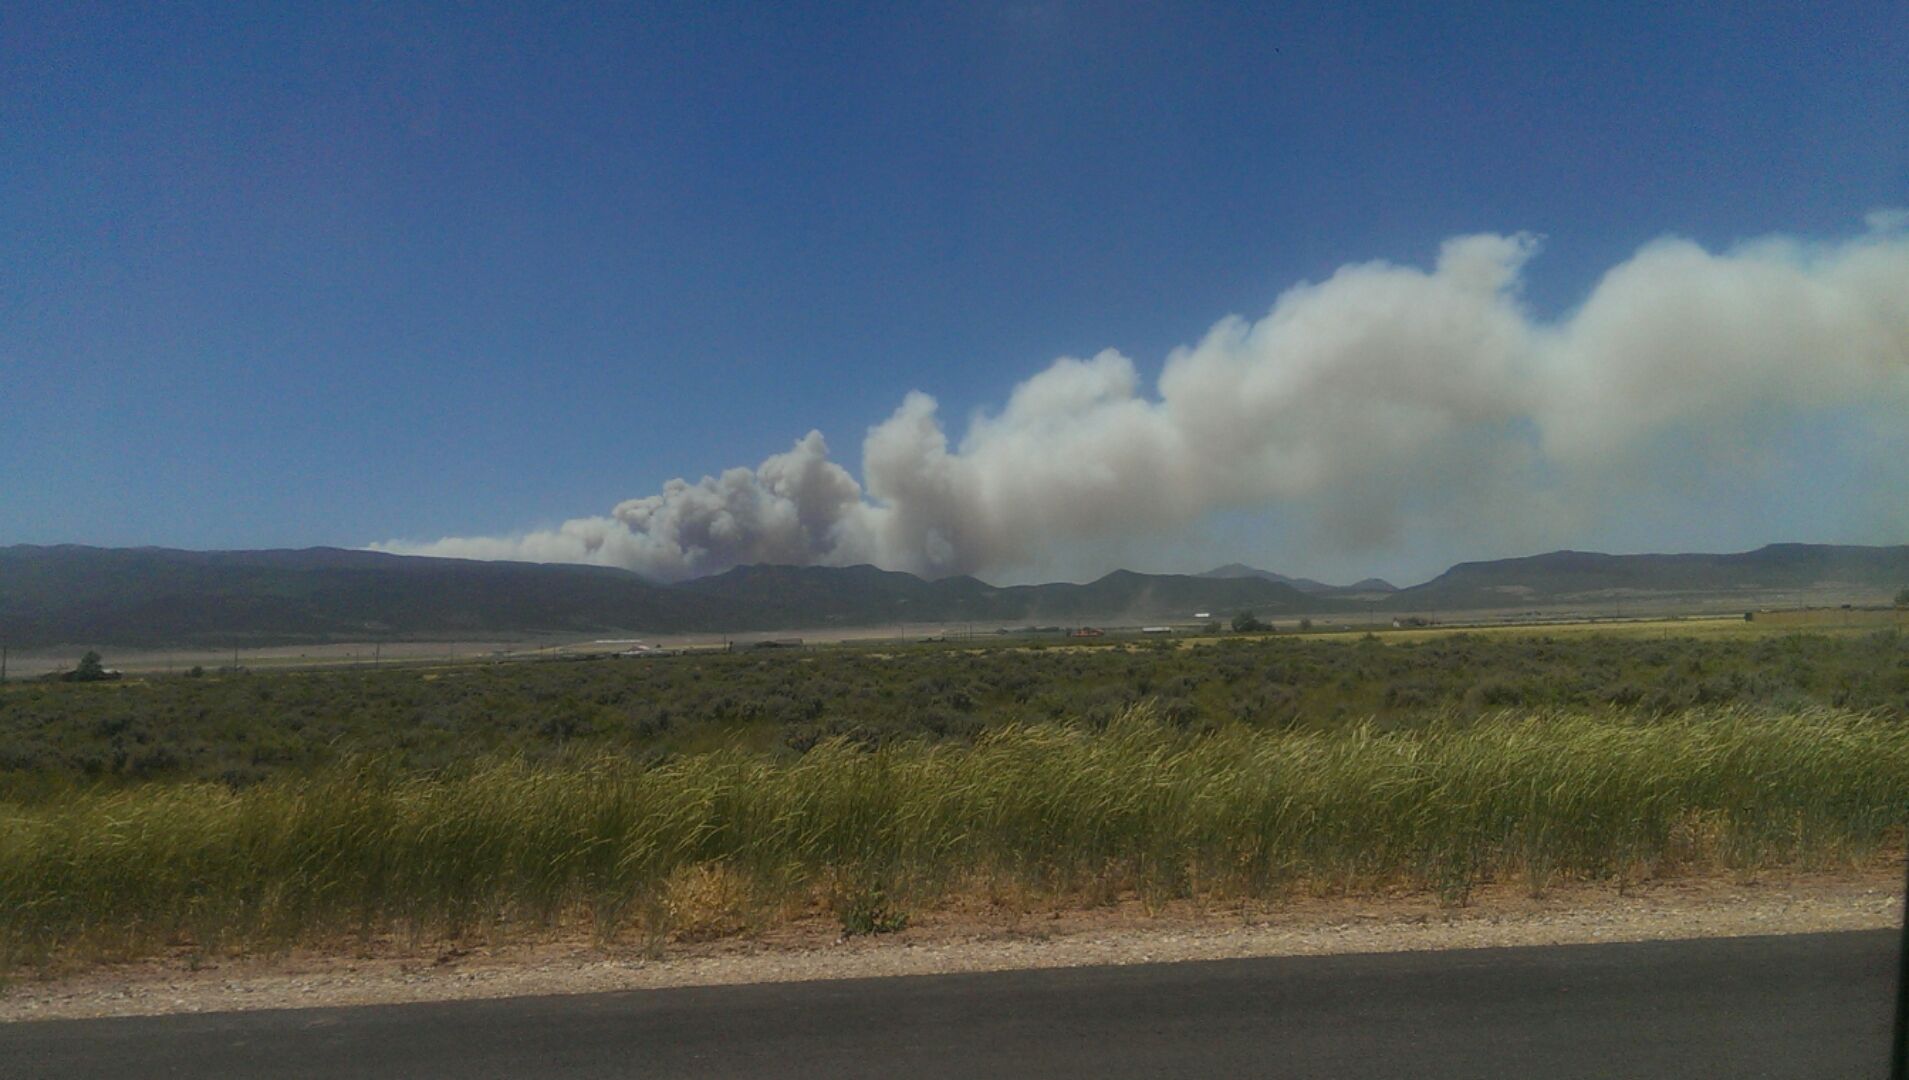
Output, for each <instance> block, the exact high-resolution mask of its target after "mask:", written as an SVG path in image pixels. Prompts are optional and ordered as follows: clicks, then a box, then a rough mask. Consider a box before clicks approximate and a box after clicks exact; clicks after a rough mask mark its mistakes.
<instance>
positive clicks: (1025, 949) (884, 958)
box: [0, 870, 1902, 1021]
mask: <svg viewBox="0 0 1909 1080" xmlns="http://www.w3.org/2000/svg"><path fill="white" fill-rule="evenodd" d="M1901 885H1902V878H1901V876H1900V872H1899V871H1896V870H1887V871H1882V870H1877V871H1868V872H1863V873H1855V874H1843V875H1831V876H1796V877H1784V878H1774V877H1769V876H1766V877H1764V878H1762V879H1760V880H1758V881H1756V882H1751V883H1742V882H1734V881H1685V882H1673V883H1660V884H1655V885H1651V886H1648V887H1644V888H1633V889H1631V890H1629V891H1628V892H1626V893H1625V894H1623V895H1619V894H1618V893H1617V892H1616V890H1614V889H1612V888H1610V887H1608V886H1604V887H1588V886H1586V887H1570V888H1559V889H1554V890H1552V891H1550V892H1549V893H1547V895H1546V896H1545V897H1544V898H1542V899H1536V900H1534V899H1531V898H1529V897H1526V896H1523V895H1522V894H1521V893H1520V892H1519V891H1517V890H1515V889H1501V890H1487V891H1484V892H1481V893H1479V894H1477V895H1475V896H1474V897H1473V898H1472V901H1471V903H1469V904H1468V905H1467V906H1465V907H1462V908H1446V907H1441V906H1440V905H1439V904H1438V903H1437V901H1436V900H1435V898H1431V897H1426V896H1401V897H1365V898H1347V899H1330V900H1318V899H1300V900H1295V901H1291V902H1287V903H1282V904H1279V905H1277V906H1270V907H1266V908H1254V909H1245V910H1240V909H1234V910H1214V909H1205V910H1197V909H1195V908H1193V907H1191V906H1189V905H1176V906H1172V907H1169V908H1168V909H1166V910H1164V911H1153V912H1149V911H1146V910H1144V909H1143V908H1142V907H1141V906H1140V905H1139V904H1137V903H1123V904H1116V905H1113V906H1110V907H1107V908H1099V909H1093V910H1086V911H1078V910H1076V911H1050V912H1039V913H1015V912H1002V911H998V910H986V911H978V912H960V911H955V912H941V913H933V914H929V915H924V916H922V917H920V918H919V919H918V920H917V923H916V925H914V926H911V927H910V928H909V929H907V930H905V931H903V932H902V933H899V934H893V935H885V936H882V937H876V938H851V939H846V940H843V939H841V938H839V937H838V936H837V931H836V929H835V927H834V925H833V924H832V923H829V922H828V921H827V920H824V919H819V918H818V919H812V920H808V921H805V922H802V923H798V924H795V925H792V926H785V927H781V928H778V929H776V930H773V931H767V932H763V933H760V934H756V935H752V936H747V937H741V938H731V939H726V940H722V941H717V942H707V943H694V944H680V943H672V944H670V945H669V946H668V947H667V948H666V949H665V950H664V955H663V956H662V957H661V958H651V957H646V956H645V955H644V954H643V951H642V950H641V949H640V948H638V947H636V946H633V945H621V944H612V945H599V944H594V943H592V942H590V941H589V940H588V939H587V938H582V937H579V938H572V939H564V938H562V937H559V938H557V939H554V940H547V941H542V942H537V943H532V944H508V945H496V946H483V947H472V948H459V947H449V946H442V945H440V946H438V947H435V948H428V949H410V950H399V949H394V948H389V947H386V948H385V949H383V950H373V951H372V954H370V955H351V954H349V953H334V954H322V953H299V954H292V955H288V956H281V957H274V958H254V959H237V960H220V961H217V962H213V963H207V962H205V961H204V960H203V959H200V960H198V961H193V960H191V959H190V958H187V957H175V958H167V959H162V960H158V961H153V962H147V963H141V964H133V965H115V966H109V967H102V968H96V969H94V970H91V971H88V972H85V973H82V974H77V975H67V976H62V977H58V978H53V979H40V978H35V977H33V976H31V975H25V976H22V975H17V974H16V976H14V978H13V980H12V981H11V982H10V983H8V984H6V985H5V986H4V988H0V1021H21V1020H36V1019H55V1018H79V1017H98V1016H131V1015H149V1014H159V1013H176V1012H224V1011H232V1010H243V1009H278V1008H301V1007H312V1006H337V1005H360V1004H385V1003H394V1002H406V1001H442V1000H454V999H465V998H495V997H515V996H521V995H537V994H569V993H592V992H598V991H608V990H636V989H649V988H660V987H673V986H697V985H713V984H727V983H752V982H785V981H802V980H817V979H847V978H867V977H874V976H891V975H928V974H938V973H946V972H960V971H994V970H1004V969H1015V968H1047V967H1073V966H1083V965H1097V964H1142V963H1156V962H1169V961H1184V960H1214V959H1224V958H1231V957H1248V956H1282V955H1306V954H1324V953H1362V952H1396V951H1404V950H1417V949H1461V948H1482V947H1494V946H1514V945H1557V944H1574V943H1593V942H1610V941H1643V940H1652V939H1674V938H1698V937H1736V936H1746V935H1760V934H1788V933H1806V932H1817V931H1828V930H1859V929H1876V928H1883V927H1891V926H1895V925H1898V924H1899V921H1900V919H1901V917H1902V888H1901Z"/></svg>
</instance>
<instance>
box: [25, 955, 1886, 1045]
mask: <svg viewBox="0 0 1909 1080" xmlns="http://www.w3.org/2000/svg"><path fill="white" fill-rule="evenodd" d="M1895 945H1896V935H1895V933H1894V932H1893V931H1868V932H1858V933H1842V934H1819V935H1803V936H1794V937H1767V938H1737V939H1725V940H1713V941H1691V942H1653V943H1645V944H1619V945H1587V946H1566V947H1556V948H1521V949H1479V950H1464V951H1456V952H1442V953H1398V954H1390V955H1378V956H1331V957H1288V958H1279V959H1263V960H1222V961H1211V962H1203V963H1188V964H1159V965H1145V966H1134V967H1118V968H1074V969H1066V970H1053V971H1018V972H998V973H990V974H975V975H946V976H931V977H914V978H891V979H861V980H853V981H845V982H826V983H785V984H780V985H761V986H732V987H702V988H691V989H680V990H650V991H632V992H627V993H616V994H596V995H588V996H575V997H541V998H517V999H509V1000H501V1001H482V1002H459V1003H447V1004H427V1005H393V1006H378V1007H367V1008H350V1009H342V1008H338V1009H311V1010H298V1011H279V1012H254V1013H227V1014H221V1015H212V1016H173V1017H149V1018H133V1019H118V1020H78V1021H39V1022H33V1023H22V1024H11V1025H0V1076H5V1077H16V1076H19V1077H28V1076H31V1077H61V1078H71V1080H80V1078H85V1077H102V1076H114V1077H134V1076H138V1077H145V1076H152V1077H175V1076H176V1077H205V1078H208V1080H209V1078H215V1077H216V1078H219V1080H226V1078H242V1077H267V1078H278V1077H331V1076H353V1077H418V1078H435V1077H445V1078H450V1077H457V1078H477V1077H518V1076H522V1077H559V1078H566V1080H570V1078H584V1077H622V1076H644V1077H648V1076H707V1077H745V1076H750V1077H753V1076H788V1077H857V1076H866V1077H900V1078H903V1080H939V1078H942V1077H957V1076H999V1077H1017V1076H1080V1077H1095V1078H1126V1077H1189V1076H1228V1077H1232V1076H1260V1077H1282V1076H1295V1077H1388V1076H1397V1077H1412V1078H1414V1080H1441V1078H1448V1077H1489V1076H1505V1077H1593V1076H1595V1077H1706V1078H1708V1077H1744V1078H1748V1077H1839V1078H1841V1077H1860V1076H1883V1075H1885V1074H1886V1073H1887V1065H1888V1040H1889V1036H1890V1023H1891V1017H1892V1015H1893V1013H1892V1010H1893V998H1892V994H1893V992H1894V991H1893V987H1894V983H1893V980H1894V965H1895Z"/></svg>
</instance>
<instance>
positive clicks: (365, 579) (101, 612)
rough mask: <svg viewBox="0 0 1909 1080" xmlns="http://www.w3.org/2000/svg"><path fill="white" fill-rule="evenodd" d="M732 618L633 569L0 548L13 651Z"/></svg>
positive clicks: (688, 625)
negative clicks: (86, 645)
mask: <svg viewBox="0 0 1909 1080" xmlns="http://www.w3.org/2000/svg"><path fill="white" fill-rule="evenodd" d="M725 614H726V613H725V612H723V611H722V610H720V609H719V608H712V607H711V605H709V604H707V603H704V602H699V601H698V600H697V599H696V598H694V597H690V596H686V595H682V594H679V593H676V592H674V591H672V590H669V589H665V588H662V587H661V586H657V585H653V584H650V583H649V582H646V581H644V580H643V579H641V578H639V577H637V576H636V575H635V574H632V573H629V572H628V571H624V570H615V569H608V568H604V567H596V566H542V565H536V564H531V563H511V562H478V561H473V560H465V559H426V558H414V557H408V556H401V555H385V554H381V553H378V552H371V551H347V550H342V549H338V548H310V549H306V550H301V551H178V550H173V549H168V548H95V547H81V546H77V545H62V546H58V547H34V546H24V545H23V546H18V547H8V548H0V637H4V639H5V640H6V641H7V643H8V644H11V645H13V646H15V647H25V646H34V645H52V644H71V643H91V644H107V643H110V644H116V645H140V646H146V645H175V644H178V645H185V644H192V645H218V646H228V645H236V644H246V645H252V644H267V643H272V644H284V643H294V642H317V641H328V640H329V641H336V640H359V641H362V640H366V639H368V638H371V637H374V636H381V637H394V638H404V637H427V638H439V639H443V638H451V637H476V636H485V635H492V634H512V633H517V632H523V631H551V632H560V633H596V632H599V631H611V630H621V629H631V628H636V627H650V626H659V625H668V626H673V627H681V628H684V629H699V628H701V627H703V626H706V625H713V624H714V623H716V622H719V621H720V620H721V619H722V618H723V616H724V615H725Z"/></svg>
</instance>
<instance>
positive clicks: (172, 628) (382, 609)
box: [0, 544, 1909, 648]
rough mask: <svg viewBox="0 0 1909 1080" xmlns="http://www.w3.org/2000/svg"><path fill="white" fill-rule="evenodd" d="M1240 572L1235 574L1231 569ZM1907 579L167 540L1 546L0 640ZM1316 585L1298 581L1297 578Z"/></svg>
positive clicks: (1427, 599) (1541, 562)
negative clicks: (211, 544) (907, 563)
mask: <svg viewBox="0 0 1909 1080" xmlns="http://www.w3.org/2000/svg"><path fill="white" fill-rule="evenodd" d="M1240 571H1244V572H1243V573H1242V572H1240ZM1904 585H1909V547H1887V548H1883V547H1867V548H1866V547H1829V546H1823V545H1810V544H1774V545H1771V546H1769V547H1765V548H1760V549H1758V550H1756V551H1752V552H1744V553H1741V554H1735V555H1694V554H1693V555H1600V554H1594V553H1588V552H1577V551H1556V552H1552V553H1550V554H1547V555H1533V556H1530V557H1527V558H1518V559H1499V560H1495V561H1491V562H1469V563H1460V564H1459V565H1457V566H1454V567H1452V568H1451V569H1450V570H1448V571H1446V572H1445V573H1443V574H1441V575H1439V576H1438V577H1436V578H1434V579H1433V580H1431V581H1429V582H1426V583H1425V584H1423V585H1416V586H1413V587H1412V588H1409V589H1400V590H1393V589H1392V587H1391V586H1390V585H1389V584H1387V583H1386V582H1384V581H1380V580H1377V579H1368V580H1367V581H1362V582H1359V583H1357V584H1355V585H1350V586H1340V587H1334V586H1329V585H1322V584H1321V583H1319V582H1314V581H1309V580H1306V579H1291V578H1282V577H1281V576H1280V575H1277V574H1272V573H1270V572H1268V571H1257V570H1254V569H1253V568H1251V567H1243V566H1238V565H1235V566H1230V567H1220V568H1219V569H1217V570H1213V571H1209V572H1207V573H1205V574H1199V575H1186V574H1137V573H1133V572H1132V571H1127V570H1117V571H1115V572H1113V573H1111V574H1108V575H1106V576H1105V577H1102V578H1099V579H1097V580H1095V581H1091V582H1087V583H1085V584H1074V583H1067V582H1059V583H1051V584H1042V585H1010V586H995V585H990V584H988V583H986V582H984V581H979V580H977V579H975V578H972V577H953V578H944V579H942V580H939V581H925V580H923V579H922V578H919V577H916V576H914V575H913V574H903V573H896V572H894V571H888V570H880V569H877V568H875V567H872V566H848V567H820V566H740V567H737V568H735V569H733V570H729V571H726V572H724V573H721V574H715V575H712V576H710V577H705V578H700V579H697V580H695V581H688V582H683V583H681V584H677V585H668V586H665V585H658V584H655V583H653V582H649V581H645V580H644V579H642V578H640V577H638V576H637V575H635V574H632V573H629V572H628V571H625V570H617V569H610V568H605V567H595V566H573V565H563V564H553V565H540V564H534V563H512V562H479V561H473V560H464V559H436V558H423V557H418V556H405V555H387V554H383V553H379V552H369V551H347V550H342V549H338V548H310V549H306V550H301V551H177V550H172V549H167V548H95V547H80V546H75V545H64V546H57V547H35V546H30V545H22V546H17V547H9V548H0V642H4V643H5V644H7V645H9V646H11V647H14V648H33V647H41V646H49V645H120V646H159V645H196V646H202V647H203V646H216V647H230V646H233V645H264V644H290V643H299V642H323V641H363V640H367V639H370V638H374V637H376V638H387V639H406V638H409V639H421V640H458V639H463V640H470V639H481V638H486V637H510V636H515V635H520V634H532V633H554V634H601V635H603V636H610V635H613V634H618V633H630V634H644V633H650V634H661V633H704V632H709V633H715V632H730V633H746V632H751V631H774V630H790V629H798V628H824V627H880V626H893V625H897V624H908V623H920V624H926V623H962V622H971V623H976V624H981V625H985V626H1010V625H1026V624H1028V623H1035V624H1041V625H1048V624H1057V625H1078V624H1081V623H1098V622H1123V621H1125V622H1141V621H1146V622H1154V621H1159V622H1167V621H1174V622H1186V621H1188V620H1190V619H1192V618H1193V617H1194V615H1195V614H1196V613H1198V612H1210V613H1211V614H1212V617H1214V618H1217V619H1227V618H1230V617H1231V616H1232V615H1233V614H1235V613H1237V612H1241V611H1250V612H1253V613H1254V614H1257V615H1260V616H1262V617H1268V616H1292V615H1301V614H1304V615H1330V614H1334V613H1342V612H1354V613H1363V612H1371V611H1375V610H1378V611H1400V612H1425V611H1457V610H1465V609H1479V608H1507V607H1514V608H1515V607H1524V606H1534V607H1540V606H1547V605H1565V604H1579V603H1586V602H1596V601H1600V600H1609V599H1625V598H1629V597H1634V596H1649V597H1656V598H1658V599H1664V598H1672V599H1674V598H1677V597H1682V596H1695V595H1699V594H1702V595H1706V596H1709V597H1713V598H1714V597H1716V596H1718V595H1728V596H1735V595H1739V594H1741V595H1742V596H1744V597H1745V602H1746V604H1748V603H1755V602H1760V601H1759V600H1758V598H1759V597H1769V596H1771V595H1773V594H1780V592H1781V591H1783V590H1804V589H1814V588H1819V587H1824V586H1843V587H1847V588H1857V589H1873V590H1874V591H1875V592H1876V594H1877V595H1878V597H1879V598H1883V599H1886V598H1888V597H1890V596H1892V595H1894V593H1895V591H1896V590H1897V589H1899V588H1901V587H1903V586H1904ZM1308 590H1313V591H1308Z"/></svg>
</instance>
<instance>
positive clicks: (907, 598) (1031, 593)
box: [675, 566, 1340, 627]
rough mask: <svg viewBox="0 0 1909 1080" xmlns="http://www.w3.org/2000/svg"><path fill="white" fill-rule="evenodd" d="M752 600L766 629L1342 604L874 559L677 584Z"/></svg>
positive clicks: (1243, 583)
mask: <svg viewBox="0 0 1909 1080" xmlns="http://www.w3.org/2000/svg"><path fill="white" fill-rule="evenodd" d="M675 589H676V590H677V591H679V592H685V593H693V594H696V595H700V596H712V597H719V598H721V599H724V600H727V601H730V602H732V603H734V604H738V605H742V606H744V607H746V608H747V609H748V610H749V611H750V613H751V616H752V621H753V622H755V623H757V624H759V625H763V626H765V627H784V626H811V627H813V626H830V625H842V626H871V625H875V626H878V625H883V624H887V623H907V622H924V623H927V622H942V623H954V622H1000V623H1010V622H1029V621H1034V622H1067V621H1069V620H1082V619H1105V618H1117V617H1122V616H1126V617H1131V618H1177V619H1180V620H1183V621H1184V620H1186V619H1189V618H1191V617H1192V616H1193V615H1194V613H1196V612H1200V611H1209V612H1215V613H1217V612H1221V611H1224V612H1225V613H1227V614H1228V615H1230V614H1231V613H1233V612H1235V611H1241V610H1248V609H1250V610H1253V611H1255V612H1256V613H1259V614H1269V615H1270V614H1281V613H1292V612H1301V611H1303V612H1324V611H1334V610H1339V609H1340V605H1339V604H1337V603H1335V602H1332V601H1321V600H1320V599H1318V598H1316V597H1308V596H1307V595H1305V594H1304V593H1302V592H1300V591H1298V590H1297V589H1294V588H1293V587H1292V586H1290V585H1283V584H1280V583H1277V582H1271V581H1261V580H1257V579H1238V580H1217V579H1207V578H1201V577H1194V576H1190V575H1185V574H1137V573H1134V572H1132V571H1130V570H1116V571H1114V572H1113V573H1111V574H1108V575H1106V576H1105V577H1102V578H1100V579H1098V580H1096V581H1092V582H1089V583H1087V584H1085V585H1076V584H1071V583H1066V582H1060V583H1053V584H1044V585H1009V586H995V585H989V584H987V583H986V582H983V581H979V580H976V579H975V578H971V577H952V578H943V579H941V580H939V581H924V580H922V579H921V578H918V577H916V576H914V575H913V574H902V573H896V572H894V571H892V570H879V569H876V568H875V567H872V566H847V567H825V566H739V567H736V568H735V569H733V570H729V571H726V572H724V573H721V574H716V575H714V576H712V577H706V578H699V579H697V580H695V581H689V582H685V583H683V584H681V585H677V586H675Z"/></svg>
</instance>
